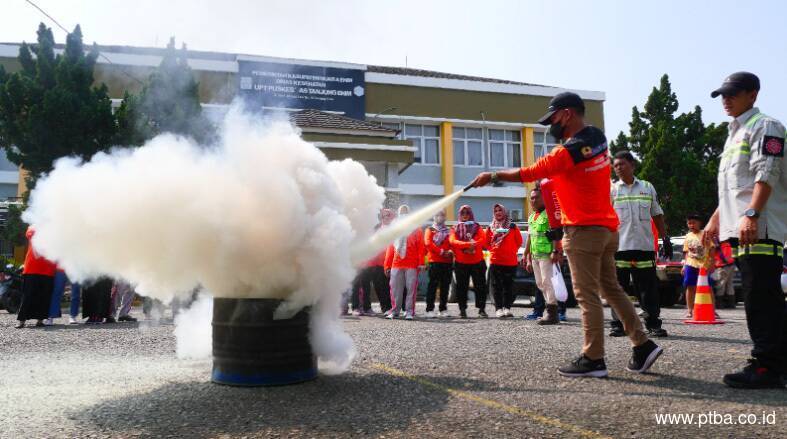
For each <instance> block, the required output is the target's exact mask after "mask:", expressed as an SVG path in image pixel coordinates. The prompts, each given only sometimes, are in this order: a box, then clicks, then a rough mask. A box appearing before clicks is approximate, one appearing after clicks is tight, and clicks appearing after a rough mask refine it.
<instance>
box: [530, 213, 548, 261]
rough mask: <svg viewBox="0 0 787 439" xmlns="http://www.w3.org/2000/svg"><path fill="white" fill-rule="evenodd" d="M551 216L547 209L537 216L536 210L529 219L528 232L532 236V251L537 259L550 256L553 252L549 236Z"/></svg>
mask: <svg viewBox="0 0 787 439" xmlns="http://www.w3.org/2000/svg"><path fill="white" fill-rule="evenodd" d="M547 231H549V217H548V216H547V212H546V210H545V211H543V212H541V214H540V215H538V218H536V214H535V212H533V213H531V214H530V217H529V218H528V219H527V233H528V235H529V236H530V253H531V254H532V255H533V257H534V258H536V259H544V258H548V257H549V256H550V255H551V254H552V241H550V240H549V238H547Z"/></svg>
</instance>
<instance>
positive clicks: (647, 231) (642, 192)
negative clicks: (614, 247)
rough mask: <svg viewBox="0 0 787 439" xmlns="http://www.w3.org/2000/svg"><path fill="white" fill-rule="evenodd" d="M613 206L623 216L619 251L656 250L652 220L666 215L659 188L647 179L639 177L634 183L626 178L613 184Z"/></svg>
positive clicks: (611, 193) (619, 215) (621, 218)
mask: <svg viewBox="0 0 787 439" xmlns="http://www.w3.org/2000/svg"><path fill="white" fill-rule="evenodd" d="M610 199H611V200H612V206H613V207H615V213H617V214H618V219H620V228H619V229H618V232H619V233H620V244H618V251H624V250H642V251H651V252H652V251H655V250H656V249H655V247H654V245H653V239H654V237H653V229H652V228H651V224H650V222H651V219H652V218H653V217H654V216H659V215H663V214H664V211H663V210H661V206H660V205H659V200H658V197H657V196H656V189H655V188H654V187H653V185H652V184H650V183H648V182H647V181H645V180H640V179H637V178H635V179H634V183H632V184H631V185H630V186H629V185H627V184H626V183H624V182H623V181H622V180H620V181H616V182H615V183H614V184H613V185H612V190H611V192H610Z"/></svg>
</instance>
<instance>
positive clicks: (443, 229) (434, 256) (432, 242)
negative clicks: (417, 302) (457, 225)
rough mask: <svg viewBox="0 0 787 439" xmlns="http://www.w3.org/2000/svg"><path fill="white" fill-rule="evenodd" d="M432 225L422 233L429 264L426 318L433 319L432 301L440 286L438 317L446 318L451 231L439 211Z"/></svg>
mask: <svg viewBox="0 0 787 439" xmlns="http://www.w3.org/2000/svg"><path fill="white" fill-rule="evenodd" d="M433 220H434V223H432V225H431V226H429V227H428V228H427V229H426V233H424V245H425V246H426V260H427V262H428V263H429V284H428V287H427V289H426V314H425V315H424V316H425V317H426V318H428V319H431V318H434V316H435V314H434V300H435V294H436V293H437V287H438V285H439V286H440V308H439V312H438V313H437V316H438V317H441V318H442V317H448V291H449V290H450V288H451V275H452V274H453V262H454V252H452V251H451V244H450V242H449V240H448V235H450V234H451V230H450V229H449V228H448V226H446V225H445V212H444V211H440V212H438V213H437V214H436V215H435V216H434V219H433Z"/></svg>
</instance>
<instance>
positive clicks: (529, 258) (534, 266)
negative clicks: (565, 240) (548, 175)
mask: <svg viewBox="0 0 787 439" xmlns="http://www.w3.org/2000/svg"><path fill="white" fill-rule="evenodd" d="M530 207H531V208H532V209H533V213H531V214H530V217H529V218H528V220H527V224H528V229H527V230H528V235H529V239H528V241H527V245H526V247H525V257H524V259H523V262H524V263H525V269H526V270H527V271H529V272H531V273H533V274H534V275H535V278H536V286H537V287H538V289H539V290H541V291H542V292H543V293H544V299H545V300H546V315H545V316H543V317H541V318H539V319H538V320H537V321H536V323H538V324H539V325H557V324H559V323H560V319H559V317H558V304H557V297H556V296H555V287H554V285H553V283H552V275H553V271H554V270H553V266H554V263H555V262H558V261H559V260H560V258H561V257H562V255H561V254H560V252H559V250H558V249H557V248H556V246H555V245H553V243H552V241H550V240H549V238H548V237H547V231H549V219H548V218H547V215H546V212H545V211H544V210H545V209H546V206H544V198H543V197H542V195H541V189H540V188H538V187H536V188H535V189H533V190H532V191H531V192H530ZM561 280H562V278H561Z"/></svg>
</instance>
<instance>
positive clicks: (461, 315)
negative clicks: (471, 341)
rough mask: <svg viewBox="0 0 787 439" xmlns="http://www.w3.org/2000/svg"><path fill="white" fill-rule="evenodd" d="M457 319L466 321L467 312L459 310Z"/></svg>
mask: <svg viewBox="0 0 787 439" xmlns="http://www.w3.org/2000/svg"><path fill="white" fill-rule="evenodd" d="M459 318H460V319H466V318H467V311H465V310H463V309H460V310H459Z"/></svg>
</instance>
